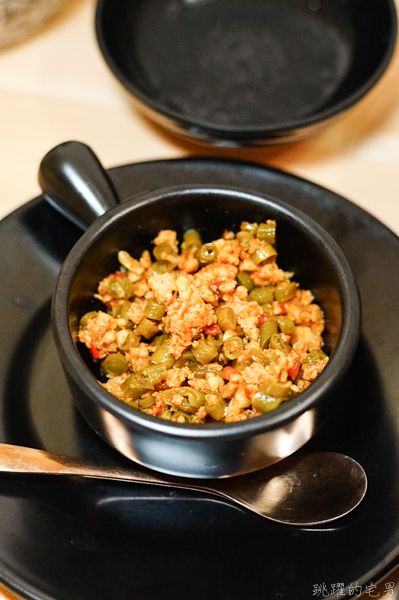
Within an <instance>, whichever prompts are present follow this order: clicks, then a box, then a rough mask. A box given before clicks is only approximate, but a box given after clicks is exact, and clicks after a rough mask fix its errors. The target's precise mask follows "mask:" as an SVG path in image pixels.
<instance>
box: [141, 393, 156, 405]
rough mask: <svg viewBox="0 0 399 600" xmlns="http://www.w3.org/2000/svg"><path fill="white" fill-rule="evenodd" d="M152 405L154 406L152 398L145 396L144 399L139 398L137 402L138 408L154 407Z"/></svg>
mask: <svg viewBox="0 0 399 600" xmlns="http://www.w3.org/2000/svg"><path fill="white" fill-rule="evenodd" d="M154 404H155V398H154V396H147V397H146V398H141V399H140V400H139V406H140V408H151V406H154Z"/></svg>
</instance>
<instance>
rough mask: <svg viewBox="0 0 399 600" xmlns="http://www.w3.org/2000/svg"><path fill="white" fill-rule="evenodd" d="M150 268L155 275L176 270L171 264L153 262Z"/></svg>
mask: <svg viewBox="0 0 399 600" xmlns="http://www.w3.org/2000/svg"><path fill="white" fill-rule="evenodd" d="M152 268H153V270H154V271H155V272H156V273H159V274H160V275H162V274H163V273H170V271H173V269H175V268H176V265H175V264H173V263H171V262H163V263H160V262H154V263H152Z"/></svg>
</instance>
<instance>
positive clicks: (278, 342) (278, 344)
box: [269, 334, 291, 354]
mask: <svg viewBox="0 0 399 600" xmlns="http://www.w3.org/2000/svg"><path fill="white" fill-rule="evenodd" d="M269 348H273V350H281V351H282V352H284V354H288V353H289V352H290V351H291V346H290V345H289V344H287V342H286V341H284V340H283V338H282V337H281V335H279V334H275V335H272V337H271V338H270V342H269Z"/></svg>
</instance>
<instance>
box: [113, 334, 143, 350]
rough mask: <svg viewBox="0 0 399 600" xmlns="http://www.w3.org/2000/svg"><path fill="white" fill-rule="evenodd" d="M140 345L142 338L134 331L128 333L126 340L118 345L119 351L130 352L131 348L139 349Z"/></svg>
mask: <svg viewBox="0 0 399 600" xmlns="http://www.w3.org/2000/svg"><path fill="white" fill-rule="evenodd" d="M139 343H140V336H139V335H136V334H135V333H134V331H128V332H127V335H126V337H125V339H124V340H123V341H122V342H121V343H120V344H119V345H118V348H119V350H129V348H137V346H138V345H139Z"/></svg>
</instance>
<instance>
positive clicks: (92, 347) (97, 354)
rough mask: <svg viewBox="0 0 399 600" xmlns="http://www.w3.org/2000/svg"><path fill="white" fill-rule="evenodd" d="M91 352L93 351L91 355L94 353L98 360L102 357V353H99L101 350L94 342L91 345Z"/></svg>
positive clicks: (93, 355)
mask: <svg viewBox="0 0 399 600" xmlns="http://www.w3.org/2000/svg"><path fill="white" fill-rule="evenodd" d="M90 352H91V355H92V357H93V358H94V359H96V360H97V359H98V358H100V353H99V351H98V350H97V348H96V347H95V345H94V344H93V342H92V344H91V346H90Z"/></svg>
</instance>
